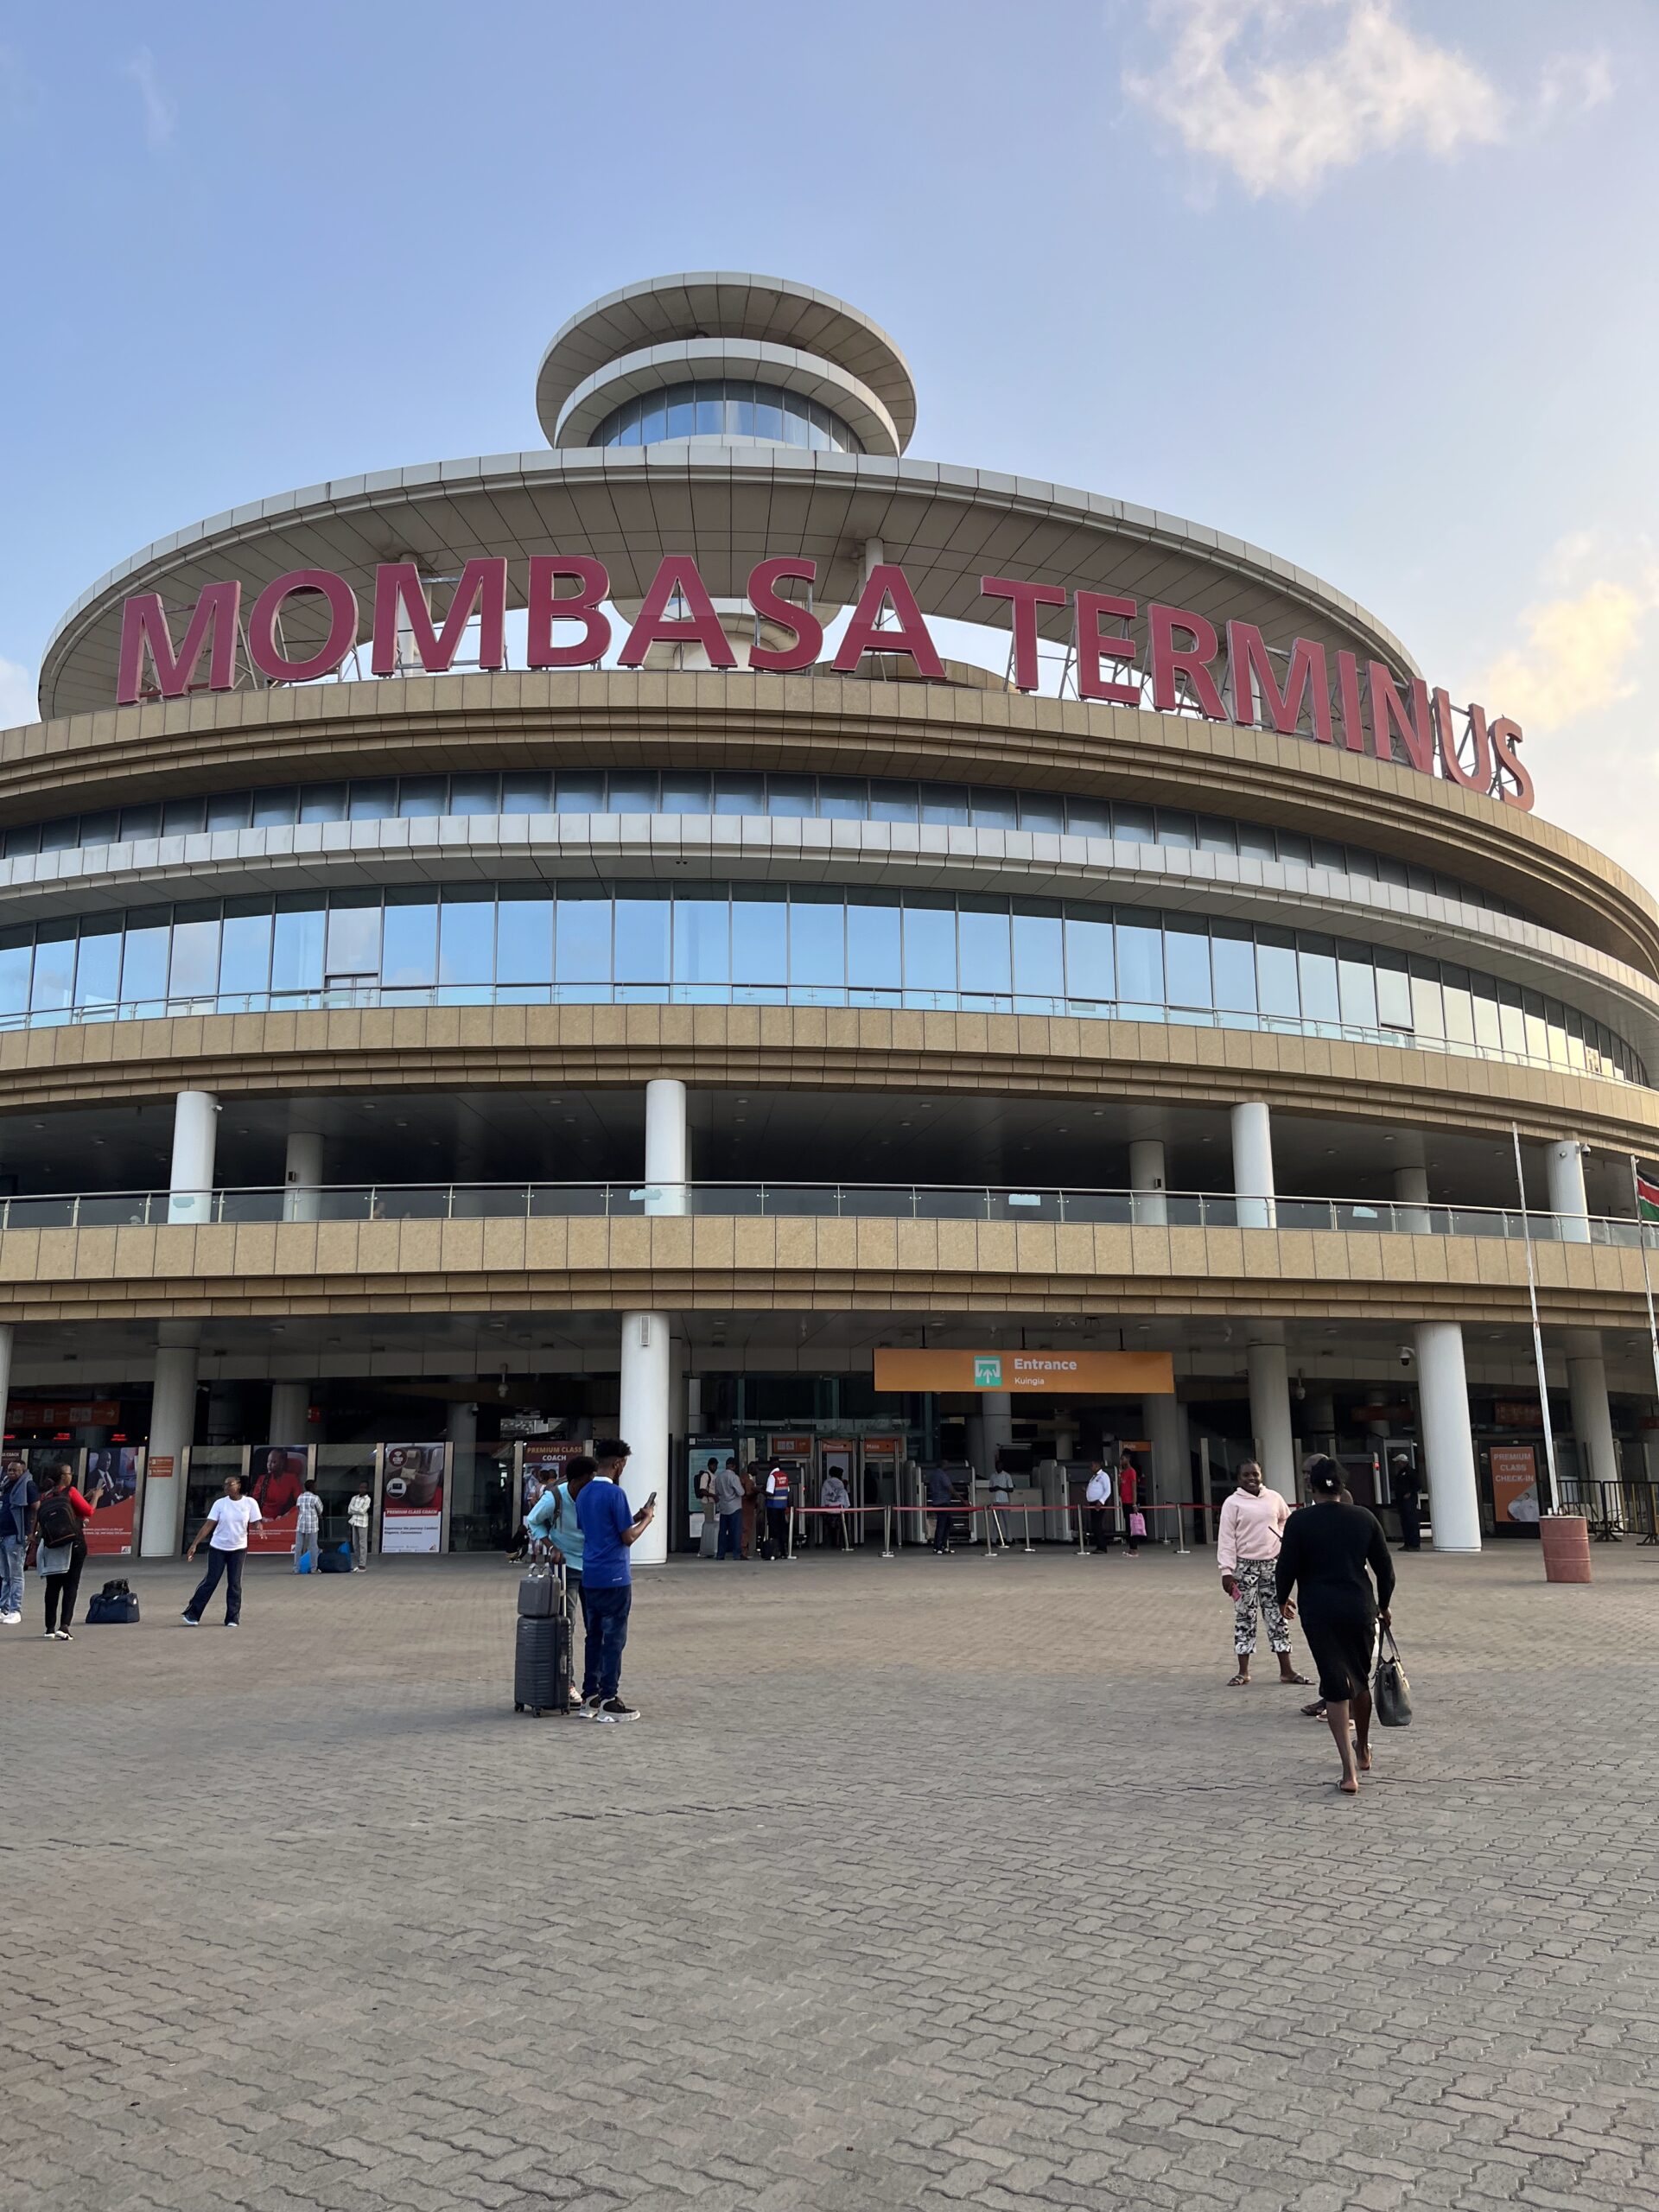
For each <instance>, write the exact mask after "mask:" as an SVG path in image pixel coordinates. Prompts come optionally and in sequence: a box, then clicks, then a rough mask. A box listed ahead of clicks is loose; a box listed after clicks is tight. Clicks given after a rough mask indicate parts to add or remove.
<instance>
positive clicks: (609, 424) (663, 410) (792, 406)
mask: <svg viewBox="0 0 1659 2212" xmlns="http://www.w3.org/2000/svg"><path fill="white" fill-rule="evenodd" d="M666 438H769V439H771V440H772V441H773V442H775V443H777V444H779V445H785V446H802V447H804V448H806V449H807V450H808V451H809V452H811V453H862V452H863V450H864V447H863V444H862V442H861V440H860V439H859V438H858V437H857V436H856V435H855V434H854V432H853V431H851V430H849V429H848V427H847V425H846V424H845V423H843V422H842V419H841V417H840V416H838V415H836V414H832V413H831V411H830V410H829V408H827V407H824V406H822V405H820V404H819V403H818V401H817V400H816V399H806V398H804V397H802V395H801V394H800V393H799V392H798V391H785V390H784V388H783V386H782V385H775V384H755V383H753V382H751V381H750V380H749V379H747V378H741V377H711V378H705V379H704V381H703V382H702V383H700V384H673V385H669V386H668V388H667V390H666V391H645V392H641V393H640V394H639V397H638V398H637V399H626V400H624V401H623V403H622V404H621V406H620V407H615V408H613V409H612V410H611V412H610V413H609V414H608V415H607V416H606V417H605V420H604V421H603V422H602V423H601V424H600V426H599V428H598V429H596V430H595V431H594V435H593V438H592V440H591V442H592V443H593V444H594V445H596V446H654V445H660V444H661V443H662V442H663V441H664V439H666Z"/></svg>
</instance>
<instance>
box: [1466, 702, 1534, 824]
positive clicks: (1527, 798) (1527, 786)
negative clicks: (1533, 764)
mask: <svg viewBox="0 0 1659 2212" xmlns="http://www.w3.org/2000/svg"><path fill="white" fill-rule="evenodd" d="M1470 711H1471V713H1472V712H1473V709H1471V710H1470ZM1490 735H1491V741H1492V750H1493V752H1494V753H1496V754H1497V795H1498V797H1499V798H1501V799H1502V800H1503V804H1504V805H1505V806H1518V807H1519V808H1520V809H1521V810H1522V813H1528V812H1530V810H1531V807H1532V801H1533V789H1532V778H1531V777H1530V776H1529V774H1528V773H1527V772H1526V770H1525V769H1524V768H1523V767H1522V766H1521V761H1520V757H1519V753H1518V747H1519V746H1520V743H1521V725H1520V723H1519V722H1512V721H1510V718H1509V716H1508V715H1501V716H1500V717H1499V719H1498V720H1497V721H1495V722H1494V723H1493V724H1492V727H1491V732H1490ZM1506 768H1507V769H1508V770H1509V772H1510V775H1512V776H1513V777H1514V779H1515V789H1514V790H1513V791H1511V790H1510V787H1509V785H1507V784H1506V783H1505V782H1504V780H1503V771H1504V770H1505V769H1506Z"/></svg>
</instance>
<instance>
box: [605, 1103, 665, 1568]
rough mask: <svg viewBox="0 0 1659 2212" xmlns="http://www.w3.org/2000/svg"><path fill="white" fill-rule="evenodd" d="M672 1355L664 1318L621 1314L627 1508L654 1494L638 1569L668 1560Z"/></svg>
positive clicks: (620, 1427)
mask: <svg viewBox="0 0 1659 2212" xmlns="http://www.w3.org/2000/svg"><path fill="white" fill-rule="evenodd" d="M675 1087H676V1089H678V1088H679V1086H678V1085H676V1086H675ZM672 1350H673V1338H672V1336H671V1333H670V1329H669V1319H668V1316H667V1314H666V1313H625V1314H623V1316H622V1345H621V1355H622V1356H621V1389H620V1395H619V1399H618V1416H617V1433H618V1434H619V1435H620V1436H621V1437H622V1439H623V1440H624V1441H625V1442H626V1443H627V1444H630V1445H632V1447H633V1450H632V1458H631V1459H629V1461H628V1467H627V1492H628V1499H629V1503H631V1504H632V1505H633V1506H634V1507H636V1508H638V1507H639V1506H641V1505H643V1504H644V1503H645V1500H646V1499H647V1498H648V1497H650V1496H651V1493H652V1491H656V1493H657V1518H656V1519H655V1520H654V1521H653V1522H652V1524H651V1526H650V1528H649V1529H646V1531H645V1535H643V1536H641V1537H640V1539H639V1542H638V1543H637V1544H635V1546H634V1547H633V1564H634V1565H635V1566H636V1567H660V1566H661V1565H662V1564H663V1562H664V1560H666V1559H667V1557H668V1518H669V1516H668V1436H669V1418H670V1414H669V1407H670V1384H671V1376H672V1363H671V1353H672Z"/></svg>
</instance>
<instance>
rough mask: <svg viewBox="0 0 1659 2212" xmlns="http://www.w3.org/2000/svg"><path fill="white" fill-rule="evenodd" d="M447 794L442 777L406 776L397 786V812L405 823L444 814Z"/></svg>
mask: <svg viewBox="0 0 1659 2212" xmlns="http://www.w3.org/2000/svg"><path fill="white" fill-rule="evenodd" d="M446 797H447V794H446V792H445V790H444V779H443V778H442V776H405V777H404V779H403V782H402V783H401V784H400V785H398V786H397V811H398V813H399V814H401V815H402V816H403V817H404V819H405V821H410V820H421V819H424V818H428V817H431V816H432V815H435V814H442V812H443V807H444V800H445V798H446Z"/></svg>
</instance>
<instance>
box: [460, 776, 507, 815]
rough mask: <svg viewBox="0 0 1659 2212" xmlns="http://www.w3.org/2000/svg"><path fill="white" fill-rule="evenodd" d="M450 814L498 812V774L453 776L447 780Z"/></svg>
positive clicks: (499, 805)
mask: <svg viewBox="0 0 1659 2212" xmlns="http://www.w3.org/2000/svg"><path fill="white" fill-rule="evenodd" d="M449 811H450V813H451V814H499V813H500V811H501V779H500V778H499V776H454V777H452V778H451V779H450V782H449Z"/></svg>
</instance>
